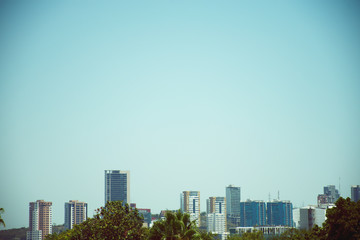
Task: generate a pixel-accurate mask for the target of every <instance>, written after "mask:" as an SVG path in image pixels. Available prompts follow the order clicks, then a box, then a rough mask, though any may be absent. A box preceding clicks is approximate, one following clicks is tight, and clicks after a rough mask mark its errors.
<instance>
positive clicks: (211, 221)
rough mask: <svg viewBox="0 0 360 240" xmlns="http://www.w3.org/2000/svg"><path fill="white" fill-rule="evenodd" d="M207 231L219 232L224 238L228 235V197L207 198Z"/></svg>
mask: <svg viewBox="0 0 360 240" xmlns="http://www.w3.org/2000/svg"><path fill="white" fill-rule="evenodd" d="M206 210H207V216H206V218H207V221H206V222H207V231H208V232H212V233H215V234H218V235H219V236H220V237H221V238H222V239H225V237H226V235H225V232H226V198H224V197H210V198H209V199H207V200H206Z"/></svg>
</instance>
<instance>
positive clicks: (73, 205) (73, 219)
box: [64, 200, 88, 229]
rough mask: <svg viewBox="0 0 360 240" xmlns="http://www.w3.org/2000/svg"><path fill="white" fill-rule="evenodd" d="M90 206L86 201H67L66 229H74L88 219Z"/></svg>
mask: <svg viewBox="0 0 360 240" xmlns="http://www.w3.org/2000/svg"><path fill="white" fill-rule="evenodd" d="M87 212H88V206H87V203H85V202H79V201H78V200H70V201H69V202H66V203H65V224H64V226H65V229H72V228H73V227H74V225H75V224H80V223H82V222H84V221H86V219H87Z"/></svg>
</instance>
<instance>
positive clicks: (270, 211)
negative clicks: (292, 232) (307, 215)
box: [266, 200, 293, 227]
mask: <svg viewBox="0 0 360 240" xmlns="http://www.w3.org/2000/svg"><path fill="white" fill-rule="evenodd" d="M292 212H293V207H292V203H291V202H290V201H280V200H273V201H271V202H267V210H266V216H267V225H269V226H289V227H292V226H293V216H292Z"/></svg>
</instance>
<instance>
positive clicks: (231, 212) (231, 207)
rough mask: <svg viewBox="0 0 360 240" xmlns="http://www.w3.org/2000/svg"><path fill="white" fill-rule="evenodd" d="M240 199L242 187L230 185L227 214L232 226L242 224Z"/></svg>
mask: <svg viewBox="0 0 360 240" xmlns="http://www.w3.org/2000/svg"><path fill="white" fill-rule="evenodd" d="M240 200H241V189H240V187H235V186H233V185H229V186H227V187H226V214H227V220H228V225H229V226H230V225H231V226H232V227H239V226H240Z"/></svg>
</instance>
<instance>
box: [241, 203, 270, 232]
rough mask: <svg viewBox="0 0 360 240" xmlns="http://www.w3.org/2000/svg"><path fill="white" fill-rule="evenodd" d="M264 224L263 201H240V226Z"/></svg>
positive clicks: (264, 207)
mask: <svg viewBox="0 0 360 240" xmlns="http://www.w3.org/2000/svg"><path fill="white" fill-rule="evenodd" d="M265 225H266V206H265V202H264V201H251V200H247V201H246V202H240V226H241V227H254V226H265Z"/></svg>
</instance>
